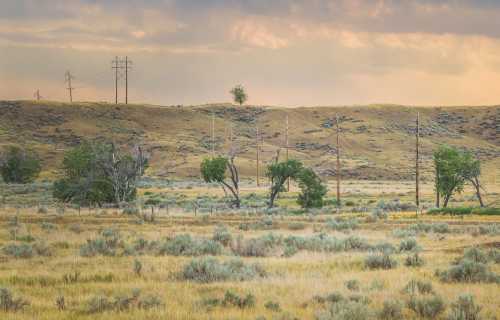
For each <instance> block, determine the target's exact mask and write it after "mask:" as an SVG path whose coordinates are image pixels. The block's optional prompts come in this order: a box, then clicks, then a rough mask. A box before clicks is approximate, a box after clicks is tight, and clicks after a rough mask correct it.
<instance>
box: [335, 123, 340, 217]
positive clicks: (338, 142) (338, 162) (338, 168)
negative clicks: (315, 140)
mask: <svg viewBox="0 0 500 320" xmlns="http://www.w3.org/2000/svg"><path fill="white" fill-rule="evenodd" d="M335 118H336V121H335V122H336V124H337V210H339V209H340V138H339V135H340V129H339V115H338V114H336V115H335Z"/></svg>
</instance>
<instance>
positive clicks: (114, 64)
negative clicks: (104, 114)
mask: <svg viewBox="0 0 500 320" xmlns="http://www.w3.org/2000/svg"><path fill="white" fill-rule="evenodd" d="M121 68H122V66H121V64H120V60H118V56H116V57H115V59H114V60H113V61H111V69H115V104H118V69H121Z"/></svg>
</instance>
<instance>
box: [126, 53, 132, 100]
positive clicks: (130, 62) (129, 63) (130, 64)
mask: <svg viewBox="0 0 500 320" xmlns="http://www.w3.org/2000/svg"><path fill="white" fill-rule="evenodd" d="M129 69H132V61H131V60H129V59H128V56H126V57H125V104H128V70H129Z"/></svg>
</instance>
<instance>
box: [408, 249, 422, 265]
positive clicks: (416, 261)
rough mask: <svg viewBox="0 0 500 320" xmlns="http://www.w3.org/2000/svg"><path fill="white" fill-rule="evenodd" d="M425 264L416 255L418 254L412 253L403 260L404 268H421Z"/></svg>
mask: <svg viewBox="0 0 500 320" xmlns="http://www.w3.org/2000/svg"><path fill="white" fill-rule="evenodd" d="M424 264H425V261H424V259H423V258H422V257H421V256H420V255H419V254H418V252H414V253H413V254H411V255H408V256H407V257H406V259H405V266H407V267H421V266H423V265H424Z"/></svg>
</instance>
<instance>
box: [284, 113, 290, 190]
mask: <svg viewBox="0 0 500 320" xmlns="http://www.w3.org/2000/svg"><path fill="white" fill-rule="evenodd" d="M285 148H286V155H285V157H286V161H288V114H287V115H286V125H285ZM286 191H287V192H290V178H288V179H287V188H286Z"/></svg>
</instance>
